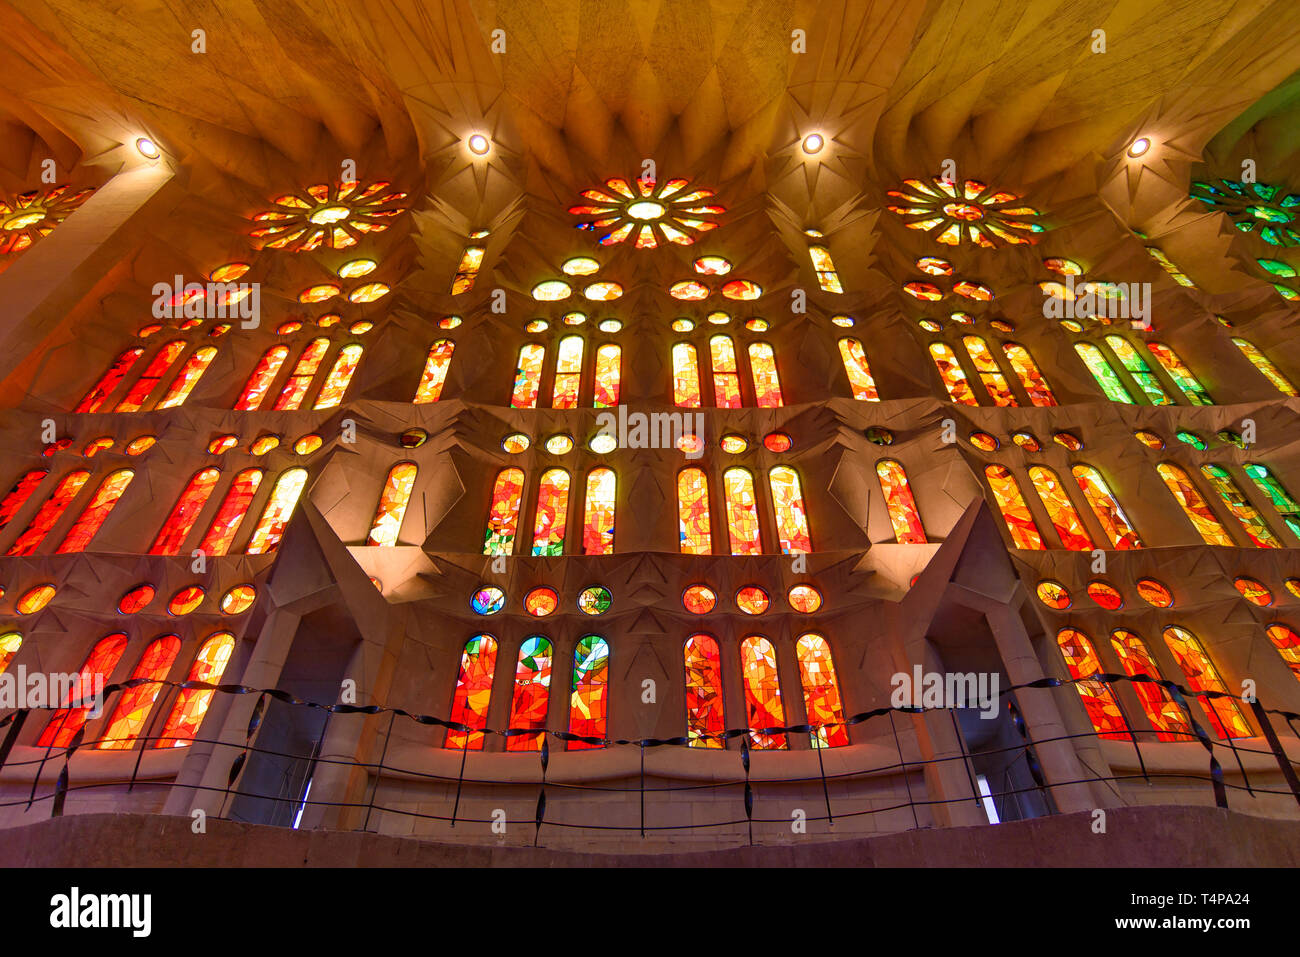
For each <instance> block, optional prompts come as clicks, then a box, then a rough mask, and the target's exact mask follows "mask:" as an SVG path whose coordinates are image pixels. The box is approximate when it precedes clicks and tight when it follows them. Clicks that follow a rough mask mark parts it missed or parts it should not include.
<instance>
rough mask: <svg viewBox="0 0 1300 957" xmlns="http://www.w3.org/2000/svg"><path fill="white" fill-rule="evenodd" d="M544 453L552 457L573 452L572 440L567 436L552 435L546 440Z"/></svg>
mask: <svg viewBox="0 0 1300 957" xmlns="http://www.w3.org/2000/svg"><path fill="white" fill-rule="evenodd" d="M546 451H548V452H550V453H551V454H552V455H564V454H565V453H566V452H572V451H573V438H572V437H571V436H568V435H564V434H560V435H552V436H551V437H550V438H549V439H547V440H546Z"/></svg>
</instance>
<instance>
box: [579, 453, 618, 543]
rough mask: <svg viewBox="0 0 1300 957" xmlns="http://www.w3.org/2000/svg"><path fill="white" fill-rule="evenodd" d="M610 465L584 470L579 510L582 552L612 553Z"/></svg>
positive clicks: (612, 517) (612, 503)
mask: <svg viewBox="0 0 1300 957" xmlns="http://www.w3.org/2000/svg"><path fill="white" fill-rule="evenodd" d="M616 484H617V483H616V479H615V477H614V471H613V469H606V468H599V469H592V470H591V471H590V472H588V473H587V495H586V499H585V505H584V507H583V513H582V553H583V554H584V555H613V554H614V491H615V488H616Z"/></svg>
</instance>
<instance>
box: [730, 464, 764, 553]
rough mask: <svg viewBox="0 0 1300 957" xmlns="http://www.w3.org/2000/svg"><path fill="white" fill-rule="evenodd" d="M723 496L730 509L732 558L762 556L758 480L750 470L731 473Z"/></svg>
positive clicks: (732, 471) (733, 470)
mask: <svg viewBox="0 0 1300 957" xmlns="http://www.w3.org/2000/svg"><path fill="white" fill-rule="evenodd" d="M722 495H723V498H724V500H725V502H726V506H727V533H728V537H729V538H730V540H731V554H733V555H760V554H762V552H763V541H762V536H761V535H760V533H759V528H758V500H757V499H756V498H755V497H754V476H752V475H750V474H749V471H748V470H747V469H742V468H730V469H727V471H725V472H723V473H722Z"/></svg>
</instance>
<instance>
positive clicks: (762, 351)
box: [749, 342, 785, 409]
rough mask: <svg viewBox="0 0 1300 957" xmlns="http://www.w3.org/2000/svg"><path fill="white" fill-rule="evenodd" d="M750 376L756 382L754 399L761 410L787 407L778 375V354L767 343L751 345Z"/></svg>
mask: <svg viewBox="0 0 1300 957" xmlns="http://www.w3.org/2000/svg"><path fill="white" fill-rule="evenodd" d="M749 374H750V376H751V377H752V378H753V380H754V398H755V401H756V402H757V403H758V407H759V408H760V409H779V408H780V407H781V406H783V405H785V399H784V398H782V396H781V380H780V378H779V377H778V376H777V374H776V353H775V352H773V351H772V347H771V346H770V345H768V344H767V343H766V342H753V343H750V346H749Z"/></svg>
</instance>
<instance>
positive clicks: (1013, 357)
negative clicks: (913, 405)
mask: <svg viewBox="0 0 1300 957" xmlns="http://www.w3.org/2000/svg"><path fill="white" fill-rule="evenodd" d="M843 341H844V340H841V342H843ZM853 341H856V340H853ZM961 346H962V352H964V353H965V361H966V362H968V363H969V368H970V369H971V370H972V371H973V372H974V373H975V375H974V376H973V377H970V376H968V375H967V369H966V367H965V366H964V365H963V360H962V357H961V355H960V354H959V353H958V351H957V350H956V349H955V348H954V347H953V346H952V345H949V344H948V343H946V342H941V341H936V342H932V343H930V346H929V353H930V358H931V359H932V360H933V361H934V365H935V369H936V370H937V371H938V373H939V380H940V382H942V383H943V387H944V390H945V391H946V392H947V393H948V398H949V399H951V400H952V401H953V402H956V403H958V404H959V405H970V406H976V405H979V404H980V399H979V397H978V394H977V391H976V389H975V387H974V386H973V385H972V383H973V382H976V381H978V382H979V384H980V387H981V391H980V393H979V394H984V395H986V396H987V401H988V402H990V403H992V404H993V405H995V406H1000V407H1011V406H1019V405H1021V404H1025V403H1027V404H1028V405H1033V406H1054V405H1056V404H1057V403H1056V395H1055V393H1053V392H1052V388H1051V386H1050V385H1048V383H1047V378H1046V377H1045V376H1044V375H1043V372H1042V370H1041V369H1040V368H1039V367H1038V364H1037V363H1036V362H1035V361H1034V357H1033V356H1032V355H1031V354H1030V352H1029V350H1028V349H1027V348H1025V347H1024V346H1023V345H1021V344H1020V343H1018V342H1004V343H1001V345H1000V347H999V348H998V349H993V348H992V347H990V346H989V344H988V342H987V341H986V340H985V339H984V338H982V337H981V336H976V335H966V336H962V337H961ZM841 351H843V347H841ZM999 352H1000V353H1001V358H1000V359H999V356H998V353H999ZM845 361H846V364H847V361H848V359H847V357H846V359H845ZM1008 373H1009V374H1008ZM1012 383H1014V384H1015V385H1016V386H1018V387H1019V389H1020V390H1021V391H1020V393H1019V394H1017V393H1016V391H1015V390H1014V388H1013V386H1012Z"/></svg>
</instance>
